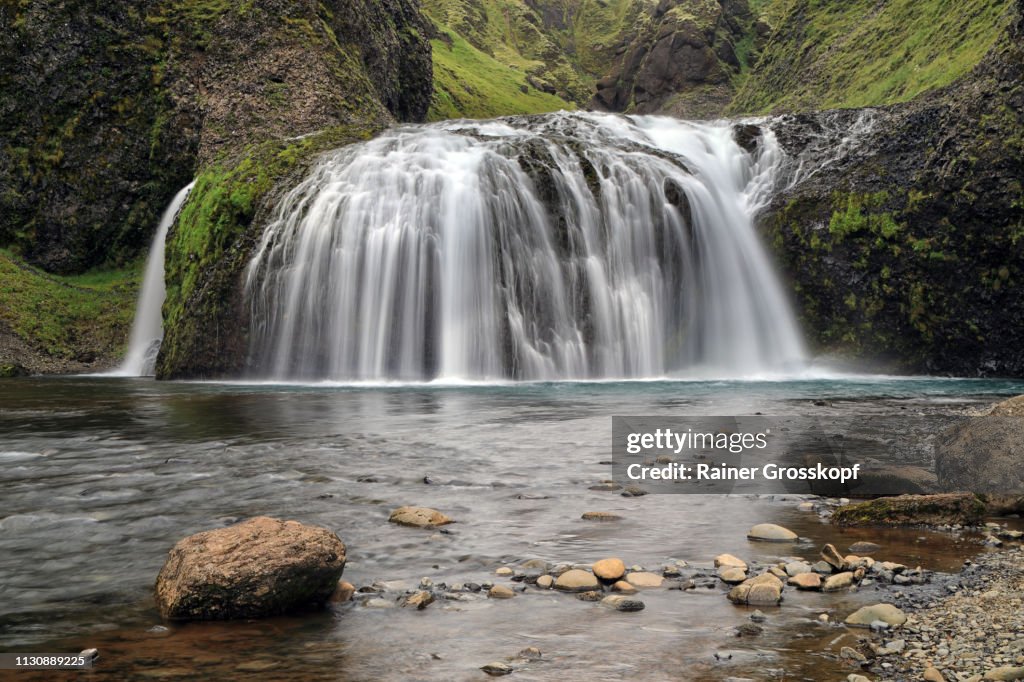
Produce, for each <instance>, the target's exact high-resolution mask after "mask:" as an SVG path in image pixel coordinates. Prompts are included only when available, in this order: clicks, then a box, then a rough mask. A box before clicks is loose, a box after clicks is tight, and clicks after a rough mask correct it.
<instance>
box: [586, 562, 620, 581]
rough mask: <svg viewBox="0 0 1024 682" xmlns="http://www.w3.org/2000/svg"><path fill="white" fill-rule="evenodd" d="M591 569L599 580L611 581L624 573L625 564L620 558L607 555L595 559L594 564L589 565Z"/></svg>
mask: <svg viewBox="0 0 1024 682" xmlns="http://www.w3.org/2000/svg"><path fill="white" fill-rule="evenodd" d="M591 570H592V571H593V572H594V575H596V576H597V577H598V578H600V579H601V580H604V581H606V582H610V583H613V582H615V581H617V580H618V579H619V578H621V577H622V576H624V575H626V564H625V563H623V561H622V559H618V558H615V557H609V558H607V559H601V560H600V561H595V562H594V565H593V566H591Z"/></svg>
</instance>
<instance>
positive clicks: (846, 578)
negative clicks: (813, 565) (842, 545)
mask: <svg viewBox="0 0 1024 682" xmlns="http://www.w3.org/2000/svg"><path fill="white" fill-rule="evenodd" d="M814 575H817V574H814ZM850 585H853V573H851V572H850V571H846V572H844V573H836V574H835V575H830V576H829V577H827V578H825V582H824V583H822V584H821V591H822V592H838V591H839V590H845V589H846V588H847V587H849V586H850Z"/></svg>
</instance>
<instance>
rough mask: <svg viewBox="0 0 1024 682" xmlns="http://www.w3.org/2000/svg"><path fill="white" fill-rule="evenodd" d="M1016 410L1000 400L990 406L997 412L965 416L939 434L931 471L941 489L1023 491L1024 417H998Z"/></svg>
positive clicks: (1022, 492)
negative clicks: (992, 414)
mask: <svg viewBox="0 0 1024 682" xmlns="http://www.w3.org/2000/svg"><path fill="white" fill-rule="evenodd" d="M1007 402H1009V401H1007ZM1003 406H1005V407H1003ZM1019 409H1020V406H1019V404H1018V403H1011V404H1010V405H1007V403H1000V404H999V405H997V406H996V407H995V408H993V412H995V410H999V411H1000V412H999V415H996V416H988V417H975V418H973V419H967V420H964V421H962V422H959V423H957V424H955V425H953V426H951V427H950V428H948V429H946V430H945V431H944V432H942V433H941V434H939V437H938V438H937V439H936V442H935V473H936V474H937V475H938V478H939V486H940V488H941V489H942V490H947V491H954V490H968V491H970V492H973V493H991V494H999V495H1006V494H1016V495H1022V494H1024V467H1022V466H1021V465H1020V463H1021V462H1022V461H1024V419H1022V418H1021V417H1020V416H1001V415H1002V414H1003V413H1004V412H1014V413H1016V412H1017V411H1018V410H1019Z"/></svg>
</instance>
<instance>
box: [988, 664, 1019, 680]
mask: <svg viewBox="0 0 1024 682" xmlns="http://www.w3.org/2000/svg"><path fill="white" fill-rule="evenodd" d="M983 679H986V680H1024V667H1021V666H1012V665H1004V666H1002V667H999V668H993V669H992V670H989V671H988V672H986V673H985V677H984V678H983Z"/></svg>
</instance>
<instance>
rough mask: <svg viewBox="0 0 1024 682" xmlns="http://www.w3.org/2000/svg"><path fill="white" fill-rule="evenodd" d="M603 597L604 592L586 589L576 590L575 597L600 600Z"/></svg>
mask: <svg viewBox="0 0 1024 682" xmlns="http://www.w3.org/2000/svg"><path fill="white" fill-rule="evenodd" d="M603 597H604V593H603V592H601V591H600V590H587V591H586V592H577V593H576V598H577V599H579V600H580V601H601V599H602V598H603Z"/></svg>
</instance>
